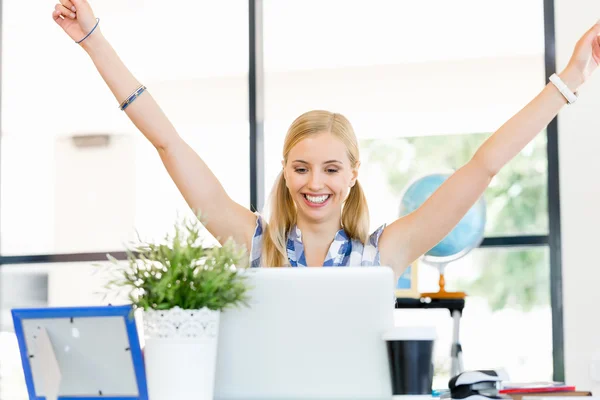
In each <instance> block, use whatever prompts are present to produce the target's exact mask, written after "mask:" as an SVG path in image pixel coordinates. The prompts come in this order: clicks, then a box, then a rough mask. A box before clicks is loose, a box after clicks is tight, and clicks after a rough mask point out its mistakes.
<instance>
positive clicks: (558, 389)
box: [498, 386, 575, 394]
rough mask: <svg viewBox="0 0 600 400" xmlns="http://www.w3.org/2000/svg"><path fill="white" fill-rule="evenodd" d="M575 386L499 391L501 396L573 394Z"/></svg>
mask: <svg viewBox="0 0 600 400" xmlns="http://www.w3.org/2000/svg"><path fill="white" fill-rule="evenodd" d="M573 391H575V386H541V387H534V386H532V387H509V388H505V389H500V390H499V391H498V392H499V393H502V394H510V393H552V392H573Z"/></svg>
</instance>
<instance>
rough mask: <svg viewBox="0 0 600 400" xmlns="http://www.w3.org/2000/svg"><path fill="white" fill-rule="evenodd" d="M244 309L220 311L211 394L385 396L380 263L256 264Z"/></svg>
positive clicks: (386, 272) (385, 303)
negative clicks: (323, 265) (331, 265)
mask: <svg viewBox="0 0 600 400" xmlns="http://www.w3.org/2000/svg"><path fill="white" fill-rule="evenodd" d="M247 274H248V279H249V282H250V284H251V286H252V289H251V291H250V296H251V300H250V308H241V309H233V310H227V311H225V312H223V313H222V315H221V323H220V328H219V329H220V332H219V345H218V346H219V351H218V356H217V370H216V382H215V398H216V399H222V400H230V399H231V400H233V399H244V400H249V399H261V400H264V399H294V398H298V399H300V398H302V399H313V398H314V399H317V398H318V399H336V398H340V399H342V398H345V399H348V398H352V399H377V398H390V397H391V384H390V375H389V367H388V360H387V351H386V347H385V342H384V341H383V340H382V334H383V333H384V331H386V330H387V329H389V328H391V327H392V326H393V310H394V305H395V296H394V288H395V282H394V275H393V272H392V270H391V269H390V268H387V267H344V268H257V269H252V270H248V271H247Z"/></svg>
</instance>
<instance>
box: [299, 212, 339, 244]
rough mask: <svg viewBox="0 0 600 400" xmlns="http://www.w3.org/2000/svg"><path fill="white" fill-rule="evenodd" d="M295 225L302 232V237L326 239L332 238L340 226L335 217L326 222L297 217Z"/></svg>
mask: <svg viewBox="0 0 600 400" xmlns="http://www.w3.org/2000/svg"><path fill="white" fill-rule="evenodd" d="M297 225H298V228H299V229H300V231H301V232H302V236H303V238H304V237H306V236H309V237H311V238H317V239H318V240H326V241H331V240H333V238H334V237H335V234H336V233H337V232H338V231H339V230H340V229H341V228H342V224H341V221H340V220H335V219H332V220H331V221H327V222H319V223H314V222H309V221H305V220H303V219H302V218H298V222H297Z"/></svg>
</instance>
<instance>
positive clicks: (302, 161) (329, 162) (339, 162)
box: [293, 160, 343, 164]
mask: <svg viewBox="0 0 600 400" xmlns="http://www.w3.org/2000/svg"><path fill="white" fill-rule="evenodd" d="M293 162H299V163H302V164H310V163H309V162H308V161H304V160H294V161H293ZM332 163H338V164H343V162H341V161H339V160H327V161H325V162H324V163H323V164H332Z"/></svg>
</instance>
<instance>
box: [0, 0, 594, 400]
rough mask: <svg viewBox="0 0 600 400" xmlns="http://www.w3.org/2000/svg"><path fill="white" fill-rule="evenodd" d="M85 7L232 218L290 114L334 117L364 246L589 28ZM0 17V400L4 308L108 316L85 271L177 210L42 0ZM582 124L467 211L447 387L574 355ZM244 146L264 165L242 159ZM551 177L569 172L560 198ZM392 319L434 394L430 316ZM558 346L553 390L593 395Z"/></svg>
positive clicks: (447, 5) (480, 14) (568, 14)
mask: <svg viewBox="0 0 600 400" xmlns="http://www.w3.org/2000/svg"><path fill="white" fill-rule="evenodd" d="M91 4H92V6H93V7H94V11H95V13H96V15H97V16H99V17H100V18H101V22H100V28H101V29H102V32H103V34H104V35H105V36H106V37H107V38H108V39H109V41H110V42H111V43H112V45H113V47H114V48H115V49H116V50H117V52H118V53H119V55H120V56H121V58H122V59H123V60H124V62H125V63H126V64H127V66H128V67H129V68H130V69H131V70H132V72H133V73H134V74H135V75H136V77H137V78H138V79H139V80H140V82H142V83H144V84H145V85H146V86H147V87H148V89H149V91H150V92H151V93H152V95H153V96H154V97H155V98H156V100H157V101H158V102H159V104H160V105H161V107H162V108H163V110H164V111H165V112H166V114H167V115H168V116H169V118H170V119H171V121H172V122H173V123H174V125H175V127H176V128H177V130H178V131H179V132H180V134H181V135H182V136H183V137H184V138H185V139H186V140H187V141H188V142H189V143H190V145H191V146H192V147H193V148H194V149H195V150H196V151H197V152H198V153H199V154H200V156H201V157H202V158H203V159H204V160H205V161H206V163H207V164H208V165H209V166H210V167H211V168H212V170H213V172H214V173H215V174H216V175H217V177H218V178H219V179H220V181H221V182H222V184H223V185H224V187H225V189H226V190H227V192H228V193H229V195H230V196H231V197H232V198H233V199H234V200H236V201H238V202H239V203H241V204H243V205H247V206H249V207H250V205H251V202H252V205H253V206H259V207H260V206H261V205H262V204H263V203H264V200H265V199H266V197H267V196H268V192H269V191H270V188H271V185H272V183H273V181H274V179H275V177H276V174H277V173H278V172H279V169H280V160H281V148H282V144H283V138H284V135H285V132H286V130H287V127H288V125H289V124H290V123H291V122H292V120H293V119H294V118H296V117H297V116H298V115H300V114H301V113H303V112H305V111H308V110H310V109H328V110H331V111H335V112H340V113H342V114H344V115H345V116H347V117H348V118H349V119H350V121H351V122H352V124H353V126H354V128H355V131H356V133H357V135H358V137H359V139H360V144H361V158H362V167H361V172H360V174H361V175H360V179H361V182H362V184H363V186H364V187H365V190H366V193H367V198H368V201H369V208H370V210H371V221H372V227H371V228H372V229H373V230H374V229H375V228H377V227H378V226H380V225H381V224H383V223H386V222H387V223H389V222H391V221H393V220H394V219H396V218H398V216H399V205H400V197H401V194H402V191H403V190H404V189H405V188H406V185H407V184H408V183H409V182H411V181H412V180H414V179H415V178H417V177H419V176H422V175H424V174H427V173H431V172H439V171H449V170H453V169H456V168H458V167H460V166H462V165H463V164H464V163H465V162H467V161H468V160H469V159H470V157H471V156H472V155H473V153H474V151H475V149H476V148H477V147H478V146H479V145H480V144H481V143H482V142H483V141H484V140H485V139H486V138H487V137H488V136H489V135H490V134H491V133H493V132H494V131H495V130H496V129H497V128H498V127H499V126H500V125H501V124H502V123H503V122H504V121H506V120H507V119H508V118H510V117H511V116H512V115H513V114H514V113H515V112H517V111H518V110H519V109H521V108H522V107H523V106H524V105H525V104H527V102H528V101H530V100H531V99H532V98H533V97H534V96H535V95H536V94H537V93H538V92H539V91H540V90H541V89H542V88H543V87H544V86H545V84H546V82H547V76H549V74H550V73H552V72H554V71H553V69H554V68H555V62H557V63H558V67H561V66H562V67H564V65H565V63H566V61H567V60H568V56H569V55H570V52H571V50H572V47H573V44H574V42H575V40H576V39H577V38H578V37H579V36H580V34H581V33H582V32H583V31H584V30H585V29H587V28H588V26H589V24H592V23H594V22H595V21H596V19H597V17H598V16H600V9H599V8H598V5H597V4H595V2H593V1H583V0H582V1H581V4H579V3H578V7H575V6H571V5H569V4H568V3H567V2H566V1H543V0H527V1H518V0H505V1H502V2H499V1H497V2H491V3H490V2H481V1H475V0H459V1H453V2H447V1H441V0H431V1H418V2H417V1H396V0H371V1H368V2H367V1H364V0H361V1H358V0H319V1H317V0H302V1H298V0H262V1H261V0H256V1H253V0H250V1H247V0H227V1H221V2H217V1H208V0H181V1H179V2H177V3H176V4H173V5H169V6H168V7H166V6H165V3H164V2H159V1H156V0H119V1H116V0H103V1H91ZM1 6H2V19H1V23H2V40H1V61H2V71H1V73H2V75H1V96H2V98H1V99H2V103H1V109H0V112H1V120H0V123H1V135H2V136H1V142H0V145H1V147H0V230H1V237H0V254H1V257H0V260H1V264H0V399H1V400H9V399H10V400H12V399H26V398H27V394H26V388H25V384H24V378H23V373H22V369H21V361H20V358H19V353H18V346H17V343H16V338H15V335H14V333H13V326H12V318H11V315H10V309H11V308H14V307H34V306H47V305H51V306H56V305H84V304H85V305H89V304H105V303H106V299H105V298H104V293H103V285H104V282H105V279H104V278H103V275H102V274H101V273H99V272H98V267H95V266H94V265H93V264H96V263H103V262H104V261H103V260H106V256H105V254H106V253H112V254H119V252H122V251H123V250H124V248H125V244H126V243H127V242H128V241H130V240H133V239H134V238H135V234H136V231H137V232H139V234H140V236H141V237H143V238H145V239H152V238H155V239H159V238H161V237H163V236H164V234H165V233H166V232H167V231H169V229H170V228H171V227H172V224H173V222H174V221H175V218H176V217H177V216H178V215H180V216H181V215H185V214H187V213H189V210H188V207H187V205H186V204H185V202H184V201H183V199H182V197H181V195H180V194H179V193H178V191H177V189H176V187H175V186H174V184H173V183H172V182H171V180H170V178H169V176H168V175H167V173H166V172H165V170H164V168H163V166H162V163H161V162H160V159H159V158H158V156H157V155H156V152H155V150H154V148H153V147H152V146H151V145H150V144H149V143H147V142H146V140H145V139H144V138H143V136H142V135H141V133H139V132H138V131H137V130H136V129H135V127H134V126H133V124H131V123H130V122H129V120H128V119H127V117H126V115H125V114H124V113H123V112H121V111H119V110H118V107H117V106H118V104H117V101H116V99H114V97H113V96H112V94H111V93H110V91H109V90H108V88H107V87H106V86H105V84H104V82H103V81H102V79H101V78H100V76H99V74H98V73H97V71H96V70H95V67H94V66H93V64H92V63H91V62H90V60H89V58H88V56H87V55H86V54H85V52H84V51H82V50H81V49H80V48H78V46H77V45H75V44H74V43H73V42H72V41H71V40H70V39H69V38H68V37H67V36H66V35H65V34H64V33H63V32H62V30H61V29H60V28H59V27H58V26H56V25H55V24H54V22H53V21H52V18H51V13H52V10H53V7H54V3H53V2H51V1H43V2H36V4H35V5H30V6H29V8H28V9H27V11H26V21H24V16H23V12H24V10H23V3H22V2H19V1H17V0H2V1H1ZM255 8H256V9H257V10H258V13H254V12H253V13H251V12H250V11H251V9H252V10H254V9H255ZM595 11H598V12H597V13H596V17H594V15H593V14H594V12H595ZM561 21H562V25H561ZM588 21H589V24H588ZM555 22H556V23H555ZM555 25H556V26H555ZM555 29H556V31H555ZM561 29H562V30H561ZM251 31H252V32H255V31H256V32H258V33H259V34H258V35H257V36H256V37H254V35H250V32H251ZM555 52H556V54H558V56H556V57H555ZM250 67H251V69H253V70H255V71H256V73H257V74H256V76H255V75H254V74H249V68H250ZM257 78H258V79H257ZM595 82H597V80H595ZM255 84H256V85H255ZM597 87H598V86H597V85H596V88H597ZM597 92H598V90H596V94H594V96H595V99H596V110H597V100H598V98H599V96H598V94H597ZM585 93H586V94H587V93H590V96H592V93H593V90H592V89H586V92H585ZM584 101H585V100H582V101H581V102H582V103H584ZM588 101H590V100H588ZM588 104H590V103H588ZM255 107H258V112H256V111H255ZM580 107H581V108H583V111H579V112H581V113H586V112H587V113H593V111H591V108H590V110H587V109H585V107H586V106H585V103H584V104H581V105H580ZM568 112H573V111H571V110H569V111H568ZM590 115H591V114H590ZM251 116H252V118H251ZM584 120H585V119H584V118H582V114H579V115H578V117H576V118H575V117H573V118H571V119H568V118H566V119H565V121H566V123H570V124H571V125H569V126H566V127H565V129H564V131H565V132H566V131H575V133H573V134H571V137H570V138H569V140H574V141H578V142H579V147H578V148H577V149H575V148H574V147H564V148H563V147H561V151H562V152H565V155H564V157H565V158H564V159H565V160H566V162H565V163H564V166H563V158H561V166H560V167H561V170H560V171H559V163H558V162H559V148H558V136H557V132H558V131H560V132H561V135H562V134H563V130H562V126H558V127H557V124H556V121H555V122H554V123H553V125H551V126H550V127H549V131H548V132H546V131H545V132H542V133H541V134H540V135H538V136H537V137H536V139H535V140H534V141H533V142H532V143H530V144H529V145H528V146H527V147H526V148H525V149H524V150H523V151H522V152H521V153H520V154H519V155H518V156H517V157H516V158H515V159H514V160H513V161H512V162H510V164H508V165H507V166H506V167H505V168H504V169H503V170H502V172H501V173H500V174H498V176H496V177H495V178H494V180H493V181H492V183H491V185H490V187H489V189H488V190H487V192H486V194H485V199H486V201H487V205H488V211H487V221H488V222H487V226H486V240H484V242H483V244H482V246H481V247H479V248H478V249H476V250H474V251H473V252H471V253H470V254H469V255H468V256H467V257H465V258H463V259H461V260H460V261H458V262H456V263H453V264H451V265H450V266H449V267H448V269H447V272H446V279H447V282H448V283H447V285H448V289H450V290H464V291H466V292H467V293H468V294H469V297H468V298H467V301H466V307H465V313H464V316H463V319H462V323H461V342H462V343H463V349H464V363H465V368H466V369H489V368H498V367H501V368H505V369H506V370H507V372H508V373H509V375H510V377H511V379H512V380H516V381H526V380H551V379H559V380H564V379H565V356H564V353H565V340H567V345H566V346H567V349H569V347H568V346H569V344H568V343H575V342H579V343H581V346H583V345H584V344H586V345H589V344H590V342H591V341H592V340H593V339H591V338H588V339H589V340H588V339H586V338H587V336H586V337H585V338H583V339H582V338H581V337H580V338H579V339H577V337H576V336H569V334H568V332H569V331H568V330H567V329H566V328H565V326H566V325H565V324H566V323H569V322H570V323H571V324H572V325H571V327H572V331H577V330H578V329H579V328H578V327H581V326H583V325H577V324H583V321H582V320H580V319H577V317H575V314H576V313H575V310H583V311H582V312H583V313H584V314H585V309H582V308H581V306H582V304H581V303H584V304H585V303H586V301H587V300H588V299H589V298H587V297H586V298H578V299H579V300H576V303H577V305H576V306H575V305H574V306H573V308H571V310H572V311H573V312H572V313H571V314H569V308H567V306H568V305H565V306H564V307H563V296H564V294H563V289H564V293H567V292H568V291H569V290H570V292H571V293H573V298H577V297H576V296H577V292H578V289H577V288H581V287H582V286H581V285H582V284H583V285H585V283H582V282H581V281H584V280H585V278H581V277H582V276H583V275H582V274H580V272H575V271H579V270H577V268H587V267H586V266H587V260H588V259H587V258H586V259H580V258H578V257H582V255H583V251H580V250H582V249H586V250H587V248H586V247H583V246H587V244H585V238H587V237H590V236H593V233H592V232H590V233H589V234H588V233H582V237H583V238H584V239H583V241H582V239H581V238H578V239H575V238H573V237H574V236H570V237H572V238H573V239H571V240H572V241H571V242H568V241H566V240H564V241H563V237H565V232H566V231H569V232H571V233H579V232H582V227H585V226H586V225H588V222H586V218H592V219H593V218H596V222H597V216H598V215H597V212H596V214H591V215H590V214H588V216H587V217H584V216H583V215H582V214H579V212H583V211H581V208H580V207H583V208H585V206H586V204H587V205H588V208H587V209H588V210H589V209H590V208H592V204H597V200H598V198H599V197H600V195H599V194H597V189H590V188H581V187H583V185H579V186H575V185H576V182H574V181H573V180H572V178H570V177H571V176H573V175H576V176H575V180H576V181H577V180H579V179H581V181H578V182H583V181H584V179H585V175H582V173H581V172H575V171H576V170H577V171H580V170H581V169H584V168H582V166H581V165H579V164H578V163H582V162H584V161H583V160H587V162H589V160H590V158H591V155H589V156H585V155H582V156H581V158H580V157H579V156H578V155H577V154H585V151H586V150H585V149H582V147H586V146H585V145H584V146H581V143H582V141H580V140H577V134H580V135H584V133H585V132H587V131H589V130H593V129H596V132H597V131H598V129H597V128H598V123H596V122H591V121H592V118H589V119H588V120H585V122H586V124H587V125H585V127H586V128H585V129H580V128H578V126H579V125H577V124H581V123H582V121H584ZM594 124H595V125H594ZM558 129H560V130H558ZM257 135H258V137H263V139H264V153H261V152H258V153H255V154H256V155H257V156H256V157H252V158H251V157H250V152H251V144H253V143H257V142H255V141H256V138H257ZM573 135H575V136H573ZM586 140H587V139H586ZM596 140H597V139H596ZM563 142H564V141H563ZM563 142H561V143H560V144H561V146H563ZM592 147H593V146H592ZM596 147H597V146H596ZM589 151H592V150H589ZM577 152H579V153H577ZM581 152H584V153H581ZM561 157H563V155H562V154H561ZM564 168H570V170H571V171H572V173H571V175H569V178H565V179H562V180H561V181H560V182H561V187H560V190H561V191H562V192H559V186H558V178H559V172H560V177H561V178H564V176H563V175H564V174H566V172H565V171H566V170H565V169H564ZM250 171H253V175H252V174H251V173H250ZM584 174H585V173H584ZM565 181H569V182H567V183H565V184H564V185H563V182H565ZM565 185H566V186H565ZM569 185H571V186H569ZM565 188H568V189H569V193H572V189H577V188H580V189H579V191H578V193H577V196H578V197H577V198H575V197H569V195H568V194H567V195H566V196H562V195H563V193H564V191H565V190H567V189H565ZM586 190H588V191H590V190H591V191H592V192H593V194H592V195H591V196H592V197H590V196H589V193H586ZM581 198H586V199H587V200H583V203H582V200H581ZM561 200H563V201H561ZM561 205H562V209H561V208H559V207H560V206H561ZM567 206H568V207H570V208H569V209H567V210H565V207H567ZM569 213H571V214H569ZM569 216H570V217H572V218H573V219H571V221H573V223H575V222H577V223H578V224H579V225H577V227H574V226H573V225H568V223H563V225H562V226H563V230H562V235H561V230H560V228H561V221H564V220H565V217H569ZM588 221H589V220H588ZM589 229H591V228H589ZM207 240H208V241H209V242H212V243H215V241H214V239H213V238H210V237H207ZM565 245H569V246H572V247H569V248H568V249H567V250H566V251H565V256H567V255H568V256H570V255H573V257H575V258H573V259H571V260H570V261H572V262H571V263H570V264H575V265H577V266H580V267H573V268H574V269H573V270H572V271H574V272H572V275H570V276H572V277H573V279H575V276H577V277H578V279H579V280H578V281H577V282H576V283H575V281H573V280H571V283H570V286H568V287H567V286H565V287H564V288H563V286H562V281H561V280H560V278H561V273H562V270H563V266H564V265H566V264H567V261H565V258H564V256H563V255H562V254H561V249H562V248H563V247H564V246H565ZM561 246H563V247H561ZM578 246H579V247H578ZM570 268H571V267H570ZM419 274H420V275H419V289H420V290H421V291H432V290H433V291H435V290H437V272H436V270H434V269H433V268H431V267H428V266H427V265H426V264H421V266H420V269H419ZM551 276H552V277H553V278H555V279H554V280H551V279H550V278H551ZM567 280H568V277H567V276H566V275H565V284H566V283H567V282H566V281H567ZM551 282H553V283H551ZM584 292H585V291H584ZM587 293H588V294H589V293H591V292H587ZM551 294H552V295H551ZM575 307H578V308H575ZM584 307H585V306H584ZM577 314H579V312H577ZM569 318H571V319H570V320H569ZM396 320H397V322H398V323H399V324H407V325H411V324H415V325H422V324H428V325H435V326H436V327H437V329H438V336H439V340H438V342H437V343H436V358H435V363H436V366H435V367H436V382H435V385H434V386H436V387H444V386H445V385H446V384H447V380H448V379H449V369H450V339H451V335H452V320H451V318H450V314H449V312H448V311H447V310H411V311H407V310H399V311H397V315H396ZM567 320H568V321H567ZM565 332H567V333H566V334H565ZM565 336H566V339H565ZM569 340H572V342H569ZM581 340H583V341H581ZM586 340H587V342H586ZM577 346H578V345H573V346H572V347H571V349H573V351H574V353H572V354H573V357H574V358H572V359H568V360H567V361H569V360H571V365H572V371H574V372H573V374H572V375H568V373H567V375H568V376H567V377H572V379H571V381H577V382H581V383H582V384H583V385H584V386H585V385H588V386H593V385H594V383H593V382H594V381H593V377H591V376H590V375H589V374H588V373H586V371H587V369H588V368H589V367H590V364H589V363H590V358H589V357H591V356H589V357H588V358H582V356H581V354H582V352H580V351H579V350H580V349H579V348H578V347H577ZM578 349H579V350H578ZM588 349H589V351H588V353H590V354H592V353H594V351H593V350H594V349H590V348H589V347H588ZM585 357H587V356H585Z"/></svg>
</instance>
